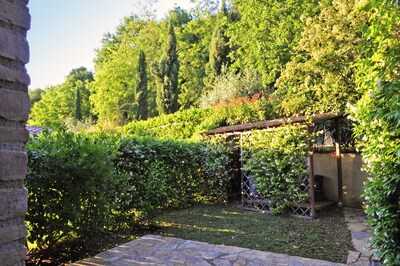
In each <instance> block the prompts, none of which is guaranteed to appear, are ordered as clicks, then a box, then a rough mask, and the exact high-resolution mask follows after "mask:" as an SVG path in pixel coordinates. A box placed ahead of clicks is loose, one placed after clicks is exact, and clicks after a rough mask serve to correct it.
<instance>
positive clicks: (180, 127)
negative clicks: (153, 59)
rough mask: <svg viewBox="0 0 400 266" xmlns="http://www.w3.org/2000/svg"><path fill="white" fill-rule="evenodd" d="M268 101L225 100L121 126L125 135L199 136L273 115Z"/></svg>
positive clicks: (180, 137) (159, 136) (161, 137)
mask: <svg viewBox="0 0 400 266" xmlns="http://www.w3.org/2000/svg"><path fill="white" fill-rule="evenodd" d="M272 105H273V104H272V103H271V101H268V100H266V99H260V100H258V101H256V102H239V103H235V102H234V103H226V104H221V105H219V106H215V107H212V108H203V109H196V108H194V109H189V110H184V111H178V112H176V113H174V114H169V115H161V116H158V117H155V118H150V119H148V120H146V121H133V122H131V123H129V124H127V125H126V126H124V132H125V133H126V134H130V135H135V136H153V137H157V138H160V139H174V140H187V139H194V140H195V139H199V135H200V133H201V132H204V131H208V130H211V129H214V128H218V127H221V126H227V125H236V124H242V123H250V122H256V121H262V120H268V119H270V118H272V117H273V116H274V115H273V112H272V110H273V107H272Z"/></svg>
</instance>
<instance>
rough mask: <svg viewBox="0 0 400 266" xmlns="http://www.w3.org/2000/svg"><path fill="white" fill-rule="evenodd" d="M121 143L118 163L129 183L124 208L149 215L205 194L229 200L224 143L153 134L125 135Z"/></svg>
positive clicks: (123, 202) (192, 201) (124, 185)
mask: <svg viewBox="0 0 400 266" xmlns="http://www.w3.org/2000/svg"><path fill="white" fill-rule="evenodd" d="M120 145H121V148H120V152H121V154H120V156H119V157H118V160H117V162H116V166H117V169H118V172H119V174H120V175H123V176H125V177H126V178H124V179H123V185H122V186H123V187H126V188H130V189H129V193H124V194H123V197H121V199H120V200H119V201H118V205H119V206H120V208H121V210H123V211H124V212H128V213H129V212H134V213H138V212H139V213H140V214H141V215H140V216H141V217H143V218H147V217H148V216H150V217H151V216H152V215H154V214H155V212H156V210H157V209H164V208H171V207H172V208H176V207H187V206H189V205H190V204H192V203H194V202H196V201H198V200H200V199H202V198H204V197H212V198H214V200H218V201H222V200H224V199H225V197H226V187H227V183H228V181H229V175H228V168H227V165H228V163H229V157H228V154H227V151H226V150H225V149H224V148H222V147H221V146H216V145H204V144H199V143H185V142H173V141H159V140H156V139H152V138H124V139H122V140H121V143H120ZM121 180H122V179H121ZM132 214H133V213H130V214H128V215H132ZM124 215H125V214H124Z"/></svg>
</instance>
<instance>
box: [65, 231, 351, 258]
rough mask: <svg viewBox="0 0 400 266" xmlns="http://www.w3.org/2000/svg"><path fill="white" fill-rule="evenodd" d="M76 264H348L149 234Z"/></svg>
mask: <svg viewBox="0 0 400 266" xmlns="http://www.w3.org/2000/svg"><path fill="white" fill-rule="evenodd" d="M72 265H76V266H82V265H113V266H123V265H124V266H125V265H167V266H169V265H171V266H172V265H199V266H203V265H204V266H209V265H222V266H224V265H237V266H240V265H243V266H244V265H246V266H247V265H254V266H256V265H259V266H268V265H271V266H272V265H282V266H283V265H296V266H309V265H322V266H334V265H344V264H339V263H332V262H328V261H322V260H315V259H308V258H302V257H296V256H288V255H285V254H278V253H272V252H264V251H258V250H251V249H246V248H239V247H231V246H224V245H214V244H208V243H204V242H199V241H191V240H184V239H179V238H173V237H163V236H156V235H147V236H144V237H141V238H139V239H137V240H134V241H131V242H129V243H126V244H123V245H120V246H118V247H116V248H113V249H110V250H108V251H105V252H102V253H100V254H98V255H96V256H94V257H93V258H89V259H85V260H82V261H78V262H76V263H74V264H72Z"/></svg>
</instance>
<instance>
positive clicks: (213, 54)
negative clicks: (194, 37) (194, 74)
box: [204, 0, 230, 88]
mask: <svg viewBox="0 0 400 266" xmlns="http://www.w3.org/2000/svg"><path fill="white" fill-rule="evenodd" d="M227 16H228V10H227V8H226V3H225V0H223V1H222V6H221V10H220V11H219V12H218V14H217V25H216V26H215V29H214V32H213V36H212V39H211V43H210V48H209V61H208V64H207V66H206V78H205V80H204V84H205V85H206V87H208V88H210V87H211V86H212V85H213V83H214V80H215V78H216V77H217V76H219V75H220V74H221V70H222V66H224V65H229V64H230V60H229V57H228V55H229V52H230V49H229V46H228V41H229V39H228V37H227V36H226V34H225V31H226V27H227V26H226V19H227Z"/></svg>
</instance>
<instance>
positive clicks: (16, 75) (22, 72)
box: [0, 65, 31, 86]
mask: <svg viewBox="0 0 400 266" xmlns="http://www.w3.org/2000/svg"><path fill="white" fill-rule="evenodd" d="M0 79H2V80H6V81H9V82H17V83H20V84H22V85H25V86H29V84H31V79H30V77H29V75H28V73H27V72H26V69H25V68H24V67H23V68H22V69H18V70H17V69H12V68H8V67H5V66H2V65H0Z"/></svg>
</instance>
